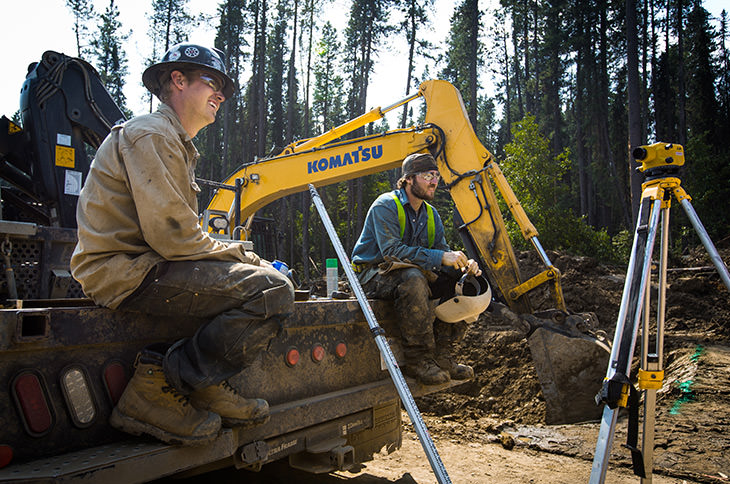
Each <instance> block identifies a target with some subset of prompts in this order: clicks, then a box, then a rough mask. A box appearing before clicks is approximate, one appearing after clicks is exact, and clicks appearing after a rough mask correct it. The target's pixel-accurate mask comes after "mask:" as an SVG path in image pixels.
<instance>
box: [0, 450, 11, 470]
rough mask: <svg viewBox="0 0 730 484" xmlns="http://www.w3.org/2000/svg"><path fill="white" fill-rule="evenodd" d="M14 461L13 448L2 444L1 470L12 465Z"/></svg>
mask: <svg viewBox="0 0 730 484" xmlns="http://www.w3.org/2000/svg"><path fill="white" fill-rule="evenodd" d="M12 460H13V448H12V447H10V446H9V445H6V444H0V469H2V468H3V467H5V466H6V465H8V464H10V462H11V461H12Z"/></svg>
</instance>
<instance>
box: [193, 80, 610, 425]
mask: <svg viewBox="0 0 730 484" xmlns="http://www.w3.org/2000/svg"><path fill="white" fill-rule="evenodd" d="M418 98H423V99H424V100H425V103H426V116H425V122H424V124H422V125H418V126H414V127H411V128H408V129H398V130H392V131H387V132H384V133H378V134H374V135H371V136H366V137H361V138H356V139H346V140H341V138H342V137H343V136H345V135H347V134H348V133H351V132H353V131H355V130H357V129H358V128H361V127H363V126H365V125H367V124H369V123H372V122H374V121H377V120H379V119H381V118H382V117H383V116H384V115H385V114H386V113H387V112H389V111H391V110H393V109H396V108H398V107H401V106H403V105H405V104H407V103H408V102H411V101H413V100H416V99H418ZM426 151H429V152H431V154H432V155H434V157H435V158H436V160H437V163H438V166H439V171H440V173H441V176H442V179H443V183H444V185H445V187H446V188H447V190H448V193H449V195H450V196H451V198H452V199H453V201H454V205H455V207H456V210H455V217H456V218H457V220H456V221H455V223H458V230H459V233H460V235H461V237H462V240H463V242H464V245H465V248H466V251H467V252H468V254H469V256H470V257H471V258H474V259H475V260H477V261H479V263H480V266H481V267H482V270H483V271H484V273H485V274H486V276H487V278H488V280H489V282H490V284H491V285H492V287H494V288H496V291H495V293H496V295H497V299H498V301H496V302H495V303H493V304H492V306H491V307H492V308H493V309H492V312H493V313H496V314H497V315H498V316H500V317H501V318H503V319H506V320H507V321H509V322H510V323H511V324H512V325H513V326H515V327H516V328H518V329H520V330H522V331H523V332H524V333H525V335H526V336H527V339H528V341H529V345H530V350H531V354H532V358H533V363H534V364H535V368H536V370H537V373H538V378H539V380H540V383H541V386H542V389H543V394H544V396H545V401H546V407H547V420H548V423H561V422H574V421H577V420H581V419H586V418H590V417H591V416H595V417H596V418H597V417H598V416H599V415H600V408H598V407H595V405H594V403H593V398H592V397H593V395H595V394H596V392H597V391H598V390H599V389H600V386H601V381H602V378H603V373H604V372H605V368H606V365H607V362H608V356H609V352H610V350H609V346H608V342H607V340H606V338H605V336H604V335H603V334H602V333H601V332H600V331H597V330H596V320H595V315H593V314H585V313H584V314H572V313H571V312H570V311H568V309H567V308H566V306H565V301H564V299H563V292H562V286H561V281H560V271H559V270H558V269H557V268H556V267H555V266H553V264H552V262H551V261H550V259H549V257H548V255H547V253H546V252H545V250H544V249H543V247H542V245H541V244H540V241H539V240H538V232H537V230H536V229H535V227H534V225H533V224H532V223H531V222H530V220H529V218H528V217H527V214H526V213H525V211H524V209H523V208H522V206H521V204H520V202H519V201H518V200H517V198H516V196H515V194H514V192H513V191H512V189H511V187H510V185H509V183H508V182H507V180H506V178H505V176H504V175H503V173H502V171H501V170H500V168H499V165H498V164H497V162H496V160H495V159H494V156H493V155H492V154H491V153H490V152H489V151H488V150H487V149H486V148H484V146H482V144H481V143H480V141H479V139H478V138H477V136H476V134H475V133H474V130H473V128H472V126H471V123H470V122H469V119H468V117H467V115H466V110H465V108H464V103H463V101H462V98H461V95H460V94H459V91H458V90H457V89H456V88H455V87H454V86H453V85H451V84H450V83H448V82H446V81H442V80H431V81H426V82H424V83H423V84H421V86H420V88H419V90H418V92H417V93H416V94H414V95H412V96H410V97H407V98H405V99H403V100H401V101H399V102H396V103H394V104H392V105H390V106H388V107H386V108H382V109H381V108H376V109H373V110H371V111H370V112H368V113H365V114H363V115H362V116H360V117H358V118H355V119H353V120H351V121H348V122H346V123H344V124H342V125H340V126H338V127H335V128H333V129H331V130H330V131H328V132H326V133H324V134H322V135H320V136H317V137H314V138H310V139H305V140H300V141H297V142H295V143H292V144H290V145H288V146H286V147H285V148H284V149H283V150H282V151H281V153H279V154H278V155H276V156H272V157H270V158H266V159H261V160H258V161H255V162H252V163H247V164H244V165H243V166H241V167H240V169H238V170H237V171H236V172H235V173H233V174H232V175H230V176H229V177H228V178H227V179H226V180H225V181H224V185H226V186H227V187H230V189H229V188H219V189H218V190H217V191H216V192H215V194H214V196H213V197H212V200H211V202H210V204H209V205H208V208H207V210H206V211H205V212H204V215H203V223H204V224H206V225H207V227H208V228H209V230H210V231H211V232H220V233H223V234H226V235H227V236H229V237H230V236H233V237H235V238H243V239H245V238H246V237H247V236H248V233H249V230H248V227H250V222H251V220H252V217H253V215H254V213H255V212H256V211H257V210H258V209H260V208H262V207H264V206H265V205H267V204H268V203H270V202H272V201H274V200H276V199H279V198H281V197H283V196H285V195H289V194H292V193H296V192H300V191H304V190H306V189H307V187H308V186H309V184H312V185H314V186H324V185H329V184H332V183H337V182H340V181H344V180H349V179H353V178H356V177H360V176H364V175H368V174H372V173H377V172H381V171H384V170H389V169H392V168H397V167H400V165H401V162H402V160H403V159H404V158H405V157H406V156H407V155H409V154H411V153H415V152H426ZM493 187H496V188H497V190H498V191H499V193H500V194H501V196H502V198H503V200H504V202H505V203H506V206H507V207H508V208H509V210H510V212H511V214H512V216H513V217H514V219H515V221H516V222H517V223H518V225H519V227H520V229H521V232H522V235H523V237H524V238H525V239H526V240H529V241H530V242H531V243H532V245H533V247H534V248H535V250H536V251H537V253H538V255H539V257H540V259H541V260H542V262H543V263H544V265H545V269H544V270H543V271H542V272H540V273H539V274H537V275H534V276H532V277H530V278H529V279H527V280H523V279H522V276H521V274H520V267H519V265H518V263H517V258H516V257H515V253H514V249H513V247H512V244H511V242H510V240H509V236H508V233H507V230H506V227H505V223H504V219H503V216H502V213H501V211H500V209H499V205H498V202H497V197H496V195H495V191H494V188H493ZM204 226H205V225H204ZM546 284H547V285H548V286H549V288H550V293H551V295H552V301H553V303H554V308H553V309H551V310H547V311H540V312H535V311H534V308H533V307H532V305H531V303H530V299H529V294H528V293H529V292H530V291H532V290H534V289H536V288H538V287H541V286H543V285H546Z"/></svg>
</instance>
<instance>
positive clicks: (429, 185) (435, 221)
mask: <svg viewBox="0 0 730 484" xmlns="http://www.w3.org/2000/svg"><path fill="white" fill-rule="evenodd" d="M439 178H440V176H439V172H438V167H437V166H436V161H435V160H434V158H433V156H431V155H430V154H428V153H415V154H412V155H409V156H408V157H407V158H406V159H405V160H403V165H402V176H401V178H400V180H398V189H397V190H395V191H392V192H388V193H384V194H382V195H380V196H379V197H378V198H377V199H376V200H375V201H374V202H373V204H372V206H371V207H370V210H368V214H367V217H366V218H365V226H364V228H363V231H362V233H361V234H360V238H359V240H358V241H357V244H356V245H355V248H354V249H353V252H352V264H353V268H354V269H355V272H356V273H357V274H358V279H359V280H360V283H361V284H362V285H363V290H364V291H365V292H366V293H367V294H368V296H370V297H375V298H379V299H391V300H393V301H395V311H396V315H397V319H398V322H399V327H400V331H401V335H402V344H403V352H404V357H405V365H404V367H403V372H404V373H405V374H406V375H409V376H412V377H415V378H416V379H417V380H418V381H420V382H421V383H423V384H425V385H435V384H439V383H445V382H447V381H449V380H450V379H455V380H464V379H468V378H472V377H473V376H474V371H473V370H472V368H471V367H469V366H467V365H461V364H457V363H456V362H455V361H454V359H453V357H452V354H451V347H452V345H453V344H454V343H456V342H458V341H459V340H460V339H461V338H462V337H463V335H464V332H465V330H466V324H465V323H464V322H460V323H456V324H448V323H444V322H443V321H440V320H438V319H436V316H435V314H434V310H433V309H432V307H431V304H430V303H429V299H431V298H432V297H433V298H442V299H443V298H447V297H450V296H452V295H453V291H454V284H455V283H456V281H457V280H458V278H459V277H460V275H461V273H464V272H465V273H468V274H474V275H476V276H479V275H481V270H480V269H479V265H478V264H477V263H476V262H475V261H474V260H470V259H469V260H468V259H467V257H466V256H465V255H464V253H463V252H461V251H452V250H450V249H449V246H448V245H447V244H446V239H445V238H444V226H443V223H442V222H441V217H439V214H438V212H437V211H436V210H435V209H434V208H433V207H432V206H430V205H429V204H428V203H426V202H425V201H426V200H433V197H434V193H435V191H436V186H437V185H438V182H439ZM391 258H395V259H398V260H399V261H403V262H405V261H407V262H409V263H411V266H412V267H406V268H402V269H398V270H392V271H388V272H385V273H384V271H383V270H381V269H379V267H378V266H379V264H381V263H383V262H384V261H386V260H392V259H391Z"/></svg>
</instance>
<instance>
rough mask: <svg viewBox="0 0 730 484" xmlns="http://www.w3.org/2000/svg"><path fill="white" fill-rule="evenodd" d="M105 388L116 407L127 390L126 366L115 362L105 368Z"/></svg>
mask: <svg viewBox="0 0 730 484" xmlns="http://www.w3.org/2000/svg"><path fill="white" fill-rule="evenodd" d="M104 387H105V388H106V391H107V395H109V400H111V402H112V405H116V404H117V402H119V399H120V398H121V397H122V393H124V389H125V388H127V374H126V372H125V371H124V365H122V364H121V363H120V362H118V361H113V362H111V363H109V364H108V365H106V367H105V368H104Z"/></svg>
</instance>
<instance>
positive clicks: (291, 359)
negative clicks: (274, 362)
mask: <svg viewBox="0 0 730 484" xmlns="http://www.w3.org/2000/svg"><path fill="white" fill-rule="evenodd" d="M297 363H299V351H298V350H297V349H296V348H290V349H289V351H287V352H286V364H287V365H289V366H294V365H296V364H297Z"/></svg>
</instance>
